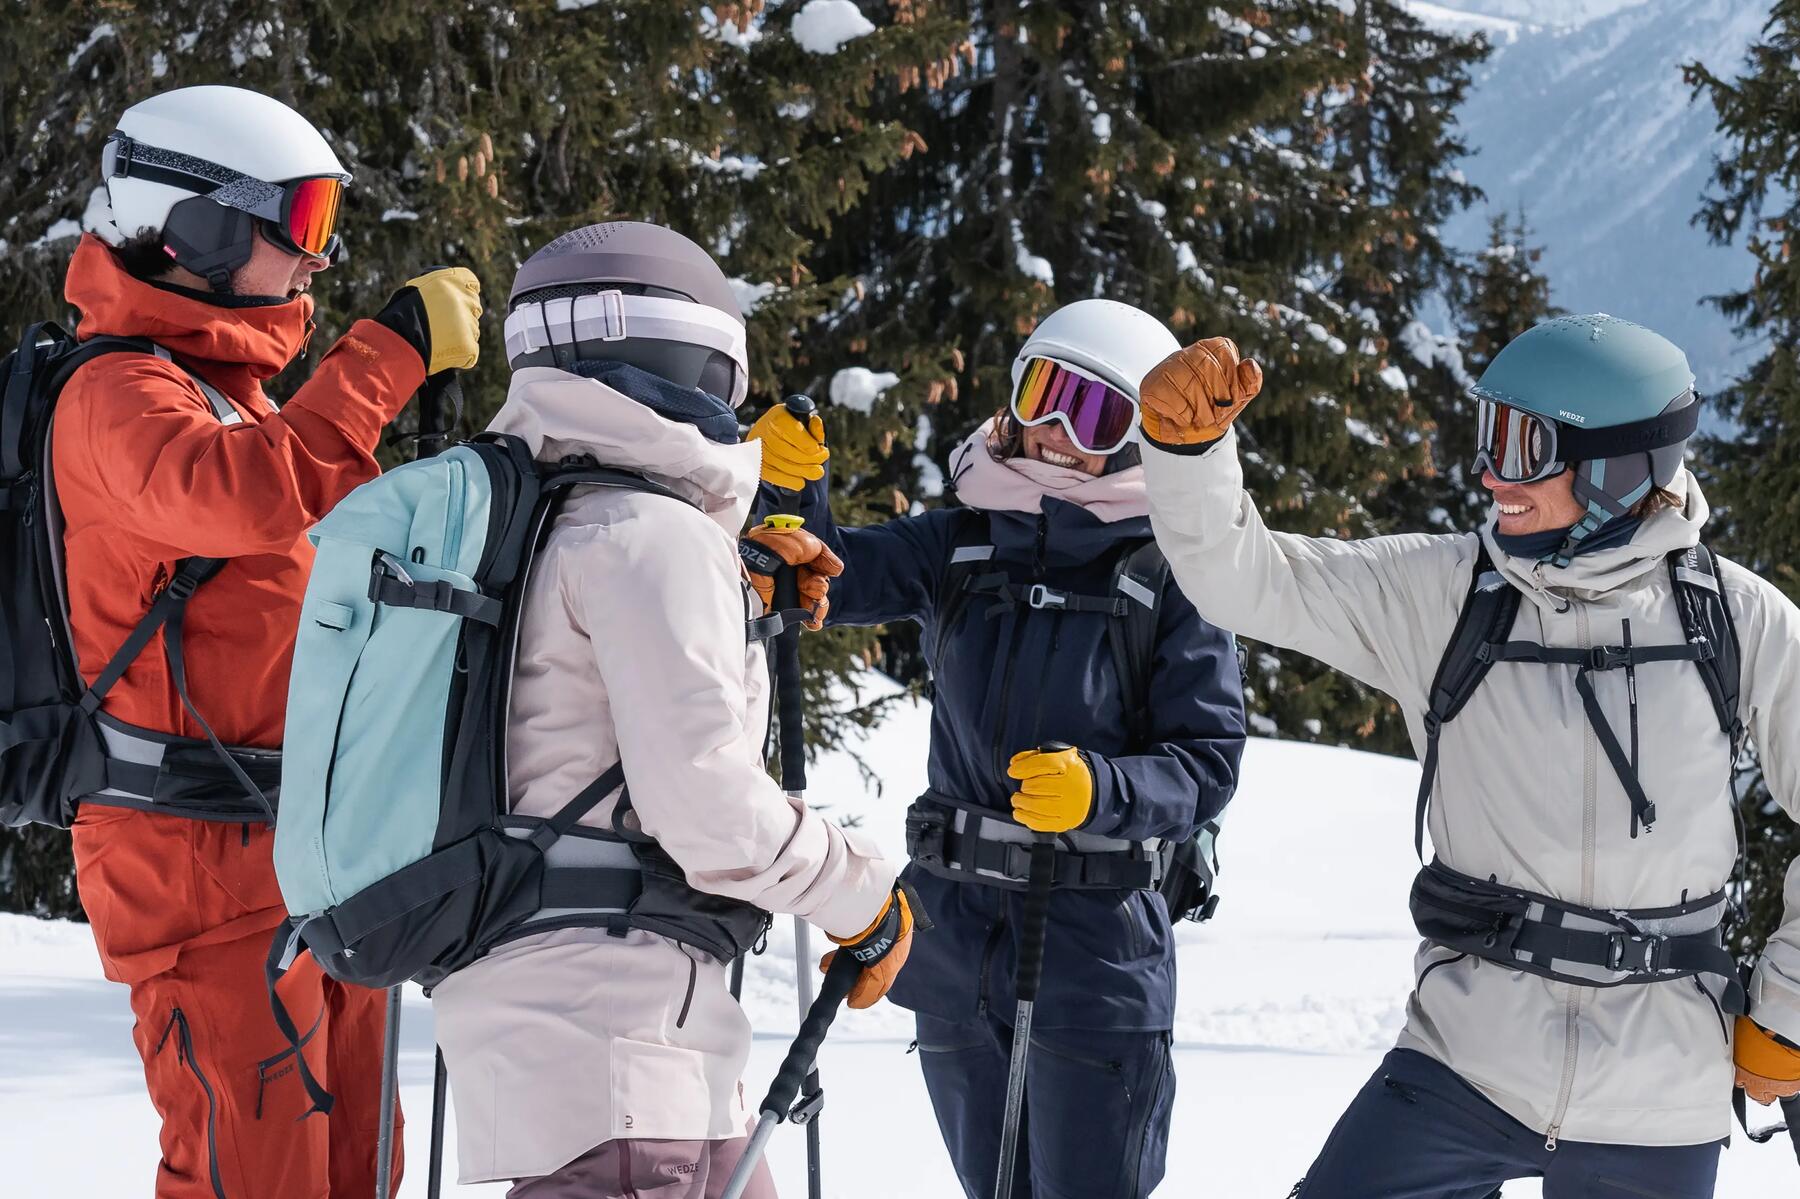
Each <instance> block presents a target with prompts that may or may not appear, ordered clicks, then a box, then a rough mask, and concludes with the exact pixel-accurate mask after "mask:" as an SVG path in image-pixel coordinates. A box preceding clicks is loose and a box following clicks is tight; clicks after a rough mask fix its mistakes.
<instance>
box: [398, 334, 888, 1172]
mask: <svg viewBox="0 0 1800 1199" xmlns="http://www.w3.org/2000/svg"><path fill="white" fill-rule="evenodd" d="M491 428H492V429H493V430H495V431H497V432H504V433H512V434H515V435H517V436H520V437H523V438H525V439H526V440H527V441H528V442H529V443H530V445H531V446H532V450H533V452H534V454H535V455H536V456H537V457H538V458H539V459H540V460H543V461H557V460H560V459H561V458H562V457H564V456H565V455H569V454H581V453H588V454H593V455H594V456H595V457H596V458H597V459H598V460H599V461H600V462H601V463H602V464H604V465H608V466H616V467H621V468H624V469H628V470H633V471H636V472H638V473H641V474H644V475H646V476H648V477H649V478H651V479H652V480H654V481H656V482H659V483H662V484H664V485H666V486H668V487H671V488H673V489H674V490H676V491H677V492H679V493H681V494H682V495H684V496H687V497H689V498H691V499H693V500H694V501H696V502H697V503H698V504H699V505H700V509H698V510H697V509H695V508H692V507H689V506H687V505H684V504H679V503H676V502H674V501H672V500H670V499H668V498H666V497H662V496H655V495H646V494H644V493H637V492H624V491H619V490H614V489H605V488H583V489H581V490H579V491H578V492H577V493H576V494H574V495H573V496H572V497H571V498H570V500H569V501H568V503H567V505H566V507H565V508H564V510H563V512H562V513H561V515H560V516H559V517H558V519H557V521H556V524H555V527H554V528H553V530H552V532H551V533H550V536H549V540H548V542H547V543H546V545H545V547H544V549H543V551H542V552H541V553H540V555H539V557H538V561H537V565H536V567H535V568H534V572H533V575H532V577H531V580H530V582H529V583H528V586H527V590H526V599H525V612H524V617H523V621H522V625H521V632H520V640H519V646H518V655H517V663H516V667H515V671H514V691H513V699H512V709H511V713H510V716H509V723H508V740H507V751H508V756H509V773H510V791H511V799H512V804H513V810H514V811H516V812H521V813H525V814H529V815H535V816H548V815H550V814H551V813H552V812H554V811H555V810H556V809H557V808H559V807H560V806H562V804H564V803H565V802H566V801H567V800H568V799H569V797H571V796H573V795H575V794H576V793H577V792H579V791H580V790H581V788H583V787H584V786H586V785H587V784H588V783H589V782H591V781H592V780H593V779H594V778H596V777H597V776H598V775H599V774H600V773H601V772H603V771H604V770H606V769H607V768H608V767H610V766H612V765H613V763H614V762H617V761H620V760H621V758H622V760H623V761H624V764H625V773H626V779H627V786H628V787H629V789H630V792H631V798H632V806H633V808H634V809H635V810H636V812H637V814H638V816H639V819H640V820H641V822H642V825H643V828H644V831H646V832H648V833H649V834H651V835H652V836H654V837H656V838H657V839H658V840H659V841H660V842H661V843H662V846H663V848H664V849H666V850H667V851H668V852H669V854H670V855H671V856H672V857H673V858H674V859H675V861H676V862H678V863H679V864H680V865H681V867H682V868H683V869H684V870H685V871H686V872H687V876H688V880H689V882H690V883H692V884H693V885H694V886H696V887H699V888H701V889H702V890H706V891H710V892H713V893H716V894H720V895H728V896H732V897H734V898H737V899H743V900H747V901H749V902H751V903H754V904H756V905H757V906H759V907H762V908H766V909H768V910H769V911H772V912H780V913H795V914H797V915H800V916H803V917H805V918H806V919H807V920H809V921H811V922H812V923H813V924H815V925H817V926H818V927H820V928H822V929H824V930H825V931H826V932H828V933H834V934H837V935H840V936H850V935H854V934H856V933H858V932H860V931H861V930H862V929H864V928H865V927H867V926H868V925H869V924H870V923H871V922H872V921H873V920H874V919H875V916H876V915H877V913H878V912H879V911H880V909H881V907H882V905H883V903H885V902H886V900H887V897H888V895H889V893H890V892H891V890H892V888H893V885H894V879H895V877H896V875H897V872H898V864H897V863H894V862H890V861H887V860H885V859H883V858H882V857H881V856H880V854H879V852H878V851H877V850H876V849H875V848H874V846H873V844H872V843H871V842H869V841H867V840H866V839H864V838H862V837H861V836H860V835H859V834H857V833H854V832H852V831H849V830H846V829H843V828H840V827H838V826H837V825H835V824H833V823H831V822H830V821H828V820H826V819H824V818H823V817H821V816H819V815H818V814H817V813H815V812H813V811H811V810H809V809H808V808H807V807H806V806H805V805H803V804H800V803H797V802H794V801H791V800H789V799H788V798H787V796H786V795H784V794H783V793H782V791H781V789H780V787H779V786H778V785H777V784H776V783H775V781H774V780H773V779H771V778H770V777H769V776H768V774H767V773H765V771H764V770H763V767H762V746H763V741H764V734H765V731H766V728H767V720H768V695H767V670H766V666H765V658H764V654H763V651H762V648H761V647H760V646H757V645H748V646H747V644H746V639H745V628H744V622H745V618H746V616H747V615H749V614H750V613H748V612H747V611H746V604H747V603H748V604H749V605H752V606H755V605H756V600H755V599H754V596H753V594H752V595H751V596H750V598H749V599H748V600H746V595H747V594H748V593H747V589H746V588H745V586H744V585H743V581H742V578H743V576H742V568H741V567H740V565H739V562H738V555H737V536H738V533H739V531H740V530H741V529H742V528H743V525H744V521H745V520H746V518H747V517H748V515H749V511H750V503H751V500H752V497H753V496H754V494H755V491H756V484H757V476H758V471H759V467H760V455H761V449H760V447H759V446H758V444H757V443H754V442H752V443H748V444H745V445H738V446H721V445H717V444H714V443H712V442H709V441H707V440H706V439H705V438H704V437H702V436H701V435H700V433H699V431H698V430H696V429H694V428H692V427H691V426H688V425H682V424H676V423H674V422H671V421H667V420H664V419H663V418H662V417H660V416H658V415H656V414H655V413H654V412H651V411H650V410H649V409H648V408H646V407H644V406H643V405H641V404H638V403H637V402H635V401H633V400H630V399H628V398H626V397H625V396H623V395H621V394H619V393H618V392H616V391H614V390H612V389H611V388H609V387H606V386H605V385H604V384H601V383H598V382H596V381H594V380H591V379H585V378H581V377H579V376H576V375H572V374H568V373H566V372H563V371H559V370H555V369H552V368H548V367H534V368H528V369H525V370H521V371H519V372H517V373H516V374H515V375H514V376H513V381H512V388H511V391H510V393H509V395H508V397H507V401H506V405H505V406H504V407H503V408H502V409H501V410H500V413H499V415H498V416H497V417H495V419H494V422H493V424H492V426H491ZM702 510H703V511H702ZM756 614H760V607H757V608H756ZM613 807H614V800H613V799H608V800H606V801H604V802H602V803H601V804H600V806H599V807H598V808H596V809H595V810H594V811H593V812H592V813H590V814H589V815H588V817H587V818H586V820H585V822H584V823H587V824H592V825H606V824H607V823H608V821H609V820H610V817H611V814H612V809H613ZM726 974H727V971H726V968H725V967H724V966H723V965H721V964H719V963H718V962H715V961H713V960H712V959H711V958H708V957H706V956H705V955H703V954H700V953H698V952H693V951H689V950H687V949H685V948H684V947H682V946H680V945H678V944H676V943H675V942H673V941H670V940H666V939H664V938H662V937H660V936H656V935H654V934H650V933H644V932H632V933H630V934H629V935H628V936H626V937H624V938H619V937H613V936H609V935H608V934H607V933H606V932H605V931H603V930H599V929H570V930H561V931H556V932H549V933H542V934H538V935H535V936H532V937H529V938H526V939H523V940H520V941H517V942H514V943H512V944H509V945H506V946H504V947H502V948H501V949H499V950H497V951H496V952H494V953H492V954H490V955H489V956H487V957H485V958H483V959H481V960H480V961H478V962H476V963H475V964H473V965H471V966H469V967H468V968H467V969H465V970H462V971H460V972H459V973H457V974H454V975H452V976H451V977H450V978H448V979H446V980H445V981H444V982H443V983H442V984H440V985H439V986H438V987H437V988H436V990H435V992H434V994H433V1008H434V1011H435V1014H436V1018H437V1036H438V1042H439V1044H440V1045H441V1046H442V1047H443V1051H444V1060H445V1062H446V1064H447V1066H448V1068H449V1074H450V1085H451V1095H452V1098H453V1100H454V1103H455V1112H456V1130H457V1144H458V1152H459V1157H460V1165H461V1175H462V1181H463V1182H465V1183H468V1182H484V1181H491V1180H495V1179H512V1178H530V1177H536V1176H539V1175H544V1174H548V1173H550V1172H551V1171H553V1170H555V1169H557V1168H558V1167H560V1166H562V1165H564V1164H566V1163H568V1162H570V1161H572V1160H574V1159H575V1158H576V1157H578V1156H580V1155H581V1154H583V1153H586V1152H588V1151H589V1150H590V1149H592V1148H594V1147H595V1146H596V1145H599V1144H601V1143H602V1142H604V1141H608V1140H613V1139H617V1138H654V1139H671V1140H716V1139H722V1138H729V1137H736V1136H741V1135H742V1134H743V1130H744V1124H745V1119H746V1116H747V1114H748V1113H747V1109H746V1106H745V1103H744V1097H743V1094H742V1088H741V1086H740V1084H739V1073H740V1072H741V1070H742V1069H743V1065H744V1061H745V1058H746V1057H747V1056H748V1054H749V1049H750V1024H749V1022H748V1020H746V1019H745V1017H744V1014H743V1011H742V1010H741V1009H740V1008H739V1007H738V1005H737V1003H736V1001H735V1000H733V999H732V998H731V995H730V992H729V990H728V989H727V978H726Z"/></svg>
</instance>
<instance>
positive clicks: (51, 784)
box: [0, 321, 278, 828]
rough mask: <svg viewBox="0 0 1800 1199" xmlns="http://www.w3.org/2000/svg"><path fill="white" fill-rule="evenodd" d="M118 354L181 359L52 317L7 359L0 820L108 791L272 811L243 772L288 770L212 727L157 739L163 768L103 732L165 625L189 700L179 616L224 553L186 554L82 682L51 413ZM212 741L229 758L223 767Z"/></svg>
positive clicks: (71, 805) (70, 812) (43, 813)
mask: <svg viewBox="0 0 1800 1199" xmlns="http://www.w3.org/2000/svg"><path fill="white" fill-rule="evenodd" d="M115 353H134V354H154V355H156V356H157V357H160V358H163V359H165V360H172V359H170V355H169V353H168V351H166V350H164V349H162V348H161V347H159V346H157V345H155V344H153V343H152V342H149V341H144V340H140V339H137V338H127V337H95V338H90V339H88V340H87V341H79V342H78V341H77V340H76V339H75V338H74V336H72V335H71V334H70V333H68V332H67V331H66V330H64V329H63V328H62V327H61V326H59V325H57V324H55V323H53V322H50V321H45V322H43V323H41V324H36V325H33V326H31V327H30V328H28V329H27V330H25V334H24V336H23V337H22V338H21V339H20V341H19V348H18V349H17V350H15V351H13V352H12V353H11V354H10V355H8V356H7V358H6V359H5V363H4V365H3V366H0V370H3V371H4V375H5V384H4V392H0V824H5V825H9V826H15V827H16V826H19V825H24V824H34V823H35V824H48V825H52V826H55V827H58V828H67V827H68V826H69V824H70V823H71V822H72V821H73V819H74V815H75V804H76V801H77V800H78V799H80V798H81V797H83V796H87V795H92V794H94V793H95V792H99V791H103V790H104V791H107V792H109V794H110V795H112V796H116V797H119V798H120V801H121V802H123V803H125V804H127V805H128V806H130V805H131V804H132V803H133V800H132V798H131V797H133V796H141V797H146V799H145V802H148V800H149V799H154V800H156V801H158V802H159V806H161V807H163V808H166V809H167V810H171V811H187V812H189V813H190V814H203V815H205V816H207V817H209V818H218V819H223V818H226V817H228V816H234V815H235V816H241V817H242V818H243V819H253V820H265V819H269V818H270V815H269V813H268V810H267V808H266V806H264V804H262V803H257V804H254V805H252V804H251V803H250V802H249V800H248V796H249V795H250V794H252V793H256V792H258V790H259V788H258V787H257V786H256V785H255V782H253V781H252V779H251V778H250V777H249V775H247V774H246V773H245V770H246V768H248V769H249V770H250V771H252V772H253V773H255V774H256V775H257V776H258V777H259V780H260V782H261V784H262V785H263V788H266V789H269V790H272V789H273V787H274V785H275V783H276V781H277V779H278V767H273V766H269V765H267V764H259V763H257V762H256V761H254V760H250V761H249V762H248V765H247V766H246V763H245V762H244V761H240V760H238V759H234V758H233V757H231V756H230V755H228V754H226V753H225V750H224V747H223V746H220V745H219V744H218V742H217V739H216V738H211V737H210V733H209V741H210V745H209V744H208V742H192V743H190V742H187V741H185V740H179V739H178V740H171V739H167V738H163V737H161V736H160V735H158V744H159V745H161V746H162V750H161V761H160V763H158V764H156V765H145V764H144V763H142V762H133V761H129V760H125V759H122V758H115V757H113V756H110V754H109V752H108V741H107V737H108V736H114V737H118V736H130V735H131V734H132V730H131V729H130V728H129V727H128V726H124V725H122V724H118V723H116V722H113V723H111V724H109V725H108V728H107V730H106V731H104V732H103V730H102V723H103V722H102V720H101V718H100V715H99V712H100V704H101V701H102V700H103V699H104V698H105V696H106V693H107V691H108V690H110V689H111V687H112V685H113V684H114V683H116V682H117V681H118V680H119V678H120V676H122V675H123V674H124V673H125V670H126V668H127V667H129V666H130V665H131V663H132V662H133V661H134V660H135V659H136V658H137V656H138V654H139V653H141V652H142V651H143V650H144V648H145V647H146V646H147V645H148V644H149V643H150V641H151V640H152V639H153V638H154V637H155V636H156V635H157V634H158V633H159V632H161V633H163V634H164V637H165V644H166V646H167V650H168V654H169V660H170V666H171V674H172V675H173V678H174V680H175V682H176V685H177V690H178V691H179V693H180V694H181V698H182V700H183V702H184V703H185V702H187V688H186V685H185V676H184V672H183V669H182V660H181V651H180V647H181V636H180V631H181V623H182V615H183V613H184V611H185V609H186V605H187V601H188V599H189V598H190V597H191V596H192V595H193V593H194V590H195V589H196V588H198V587H199V586H200V585H201V584H203V583H204V582H206V580H208V579H210V578H211V577H212V576H213V575H214V574H216V573H218V571H219V569H220V568H221V567H222V566H223V565H224V562H223V561H221V560H219V559H211V558H189V559H186V560H184V561H182V562H180V563H178V564H177V566H176V569H175V571H174V572H173V577H172V578H171V579H170V581H169V584H168V585H167V586H166V587H165V588H164V589H163V591H162V592H160V593H159V594H158V595H157V597H156V598H155V600H154V601H153V602H152V603H151V606H150V608H149V610H148V611H147V612H146V613H145V614H144V616H143V618H142V619H141V620H139V622H138V624H137V626H136V627H135V628H134V629H133V630H132V631H131V634H130V635H129V636H128V637H127V638H126V640H125V642H124V644H123V645H121V646H120V647H119V649H118V650H117V651H116V652H115V653H114V654H113V657H112V659H111V660H110V661H108V662H107V664H106V666H105V668H104V669H103V670H102V671H101V673H100V675H99V677H98V678H96V679H95V681H94V684H93V686H92V687H89V686H87V685H86V684H85V683H84V682H83V681H82V676H81V672H80V670H79V668H78V665H77V663H76V660H75V651H74V645H73V639H72V634H71V631H70V627H69V610H68V596H67V593H66V588H65V582H64V577H63V544H62V533H63V528H62V512H61V509H60V508H59V507H58V505H57V502H56V488H55V485H54V481H53V480H52V479H51V477H50V469H49V468H50V460H51V453H50V435H51V417H52V416H53V414H54V412H55V408H56V401H57V398H58V397H59V395H60V394H61V392H62V389H63V386H64V385H65V384H66V383H67V382H68V381H69V377H70V376H71V375H73V374H74V373H75V371H76V369H77V368H79V367H80V366H82V365H84V364H86V363H88V362H91V361H93V360H94V359H95V358H98V357H99V356H101V355H102V354H115ZM190 377H191V378H193V380H194V383H195V384H196V385H197V386H198V387H199V388H200V390H201V391H202V392H203V393H205V395H206V398H207V401H208V402H209V403H210V404H211V405H212V408H213V413H214V415H216V416H217V417H218V418H219V420H220V422H221V423H224V424H234V423H237V422H239V421H241V420H242V419H243V418H242V417H241V416H240V415H239V414H238V412H237V411H236V410H235V409H233V408H232V406H231V404H230V402H229V401H228V400H226V398H225V397H224V396H223V395H222V394H220V393H219V392H218V390H217V389H215V388H213V387H212V386H211V385H210V384H208V383H206V382H205V381H204V380H201V379H199V378H198V377H197V376H190ZM189 710H190V712H191V711H192V705H191V704H189ZM194 715H195V716H196V718H197V717H198V714H197V713H195V714H194ZM199 723H200V724H201V725H202V726H204V725H205V722H204V721H203V720H202V721H200V722H199ZM215 750H216V751H217V753H218V754H219V755H222V756H223V757H224V760H225V765H226V767H227V773H226V774H225V775H223V776H222V775H221V773H220V770H219V762H218V758H215V757H214V756H213V754H214V751H215ZM240 757H242V755H240ZM222 782H223V784H225V785H224V786H221V783H222Z"/></svg>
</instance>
